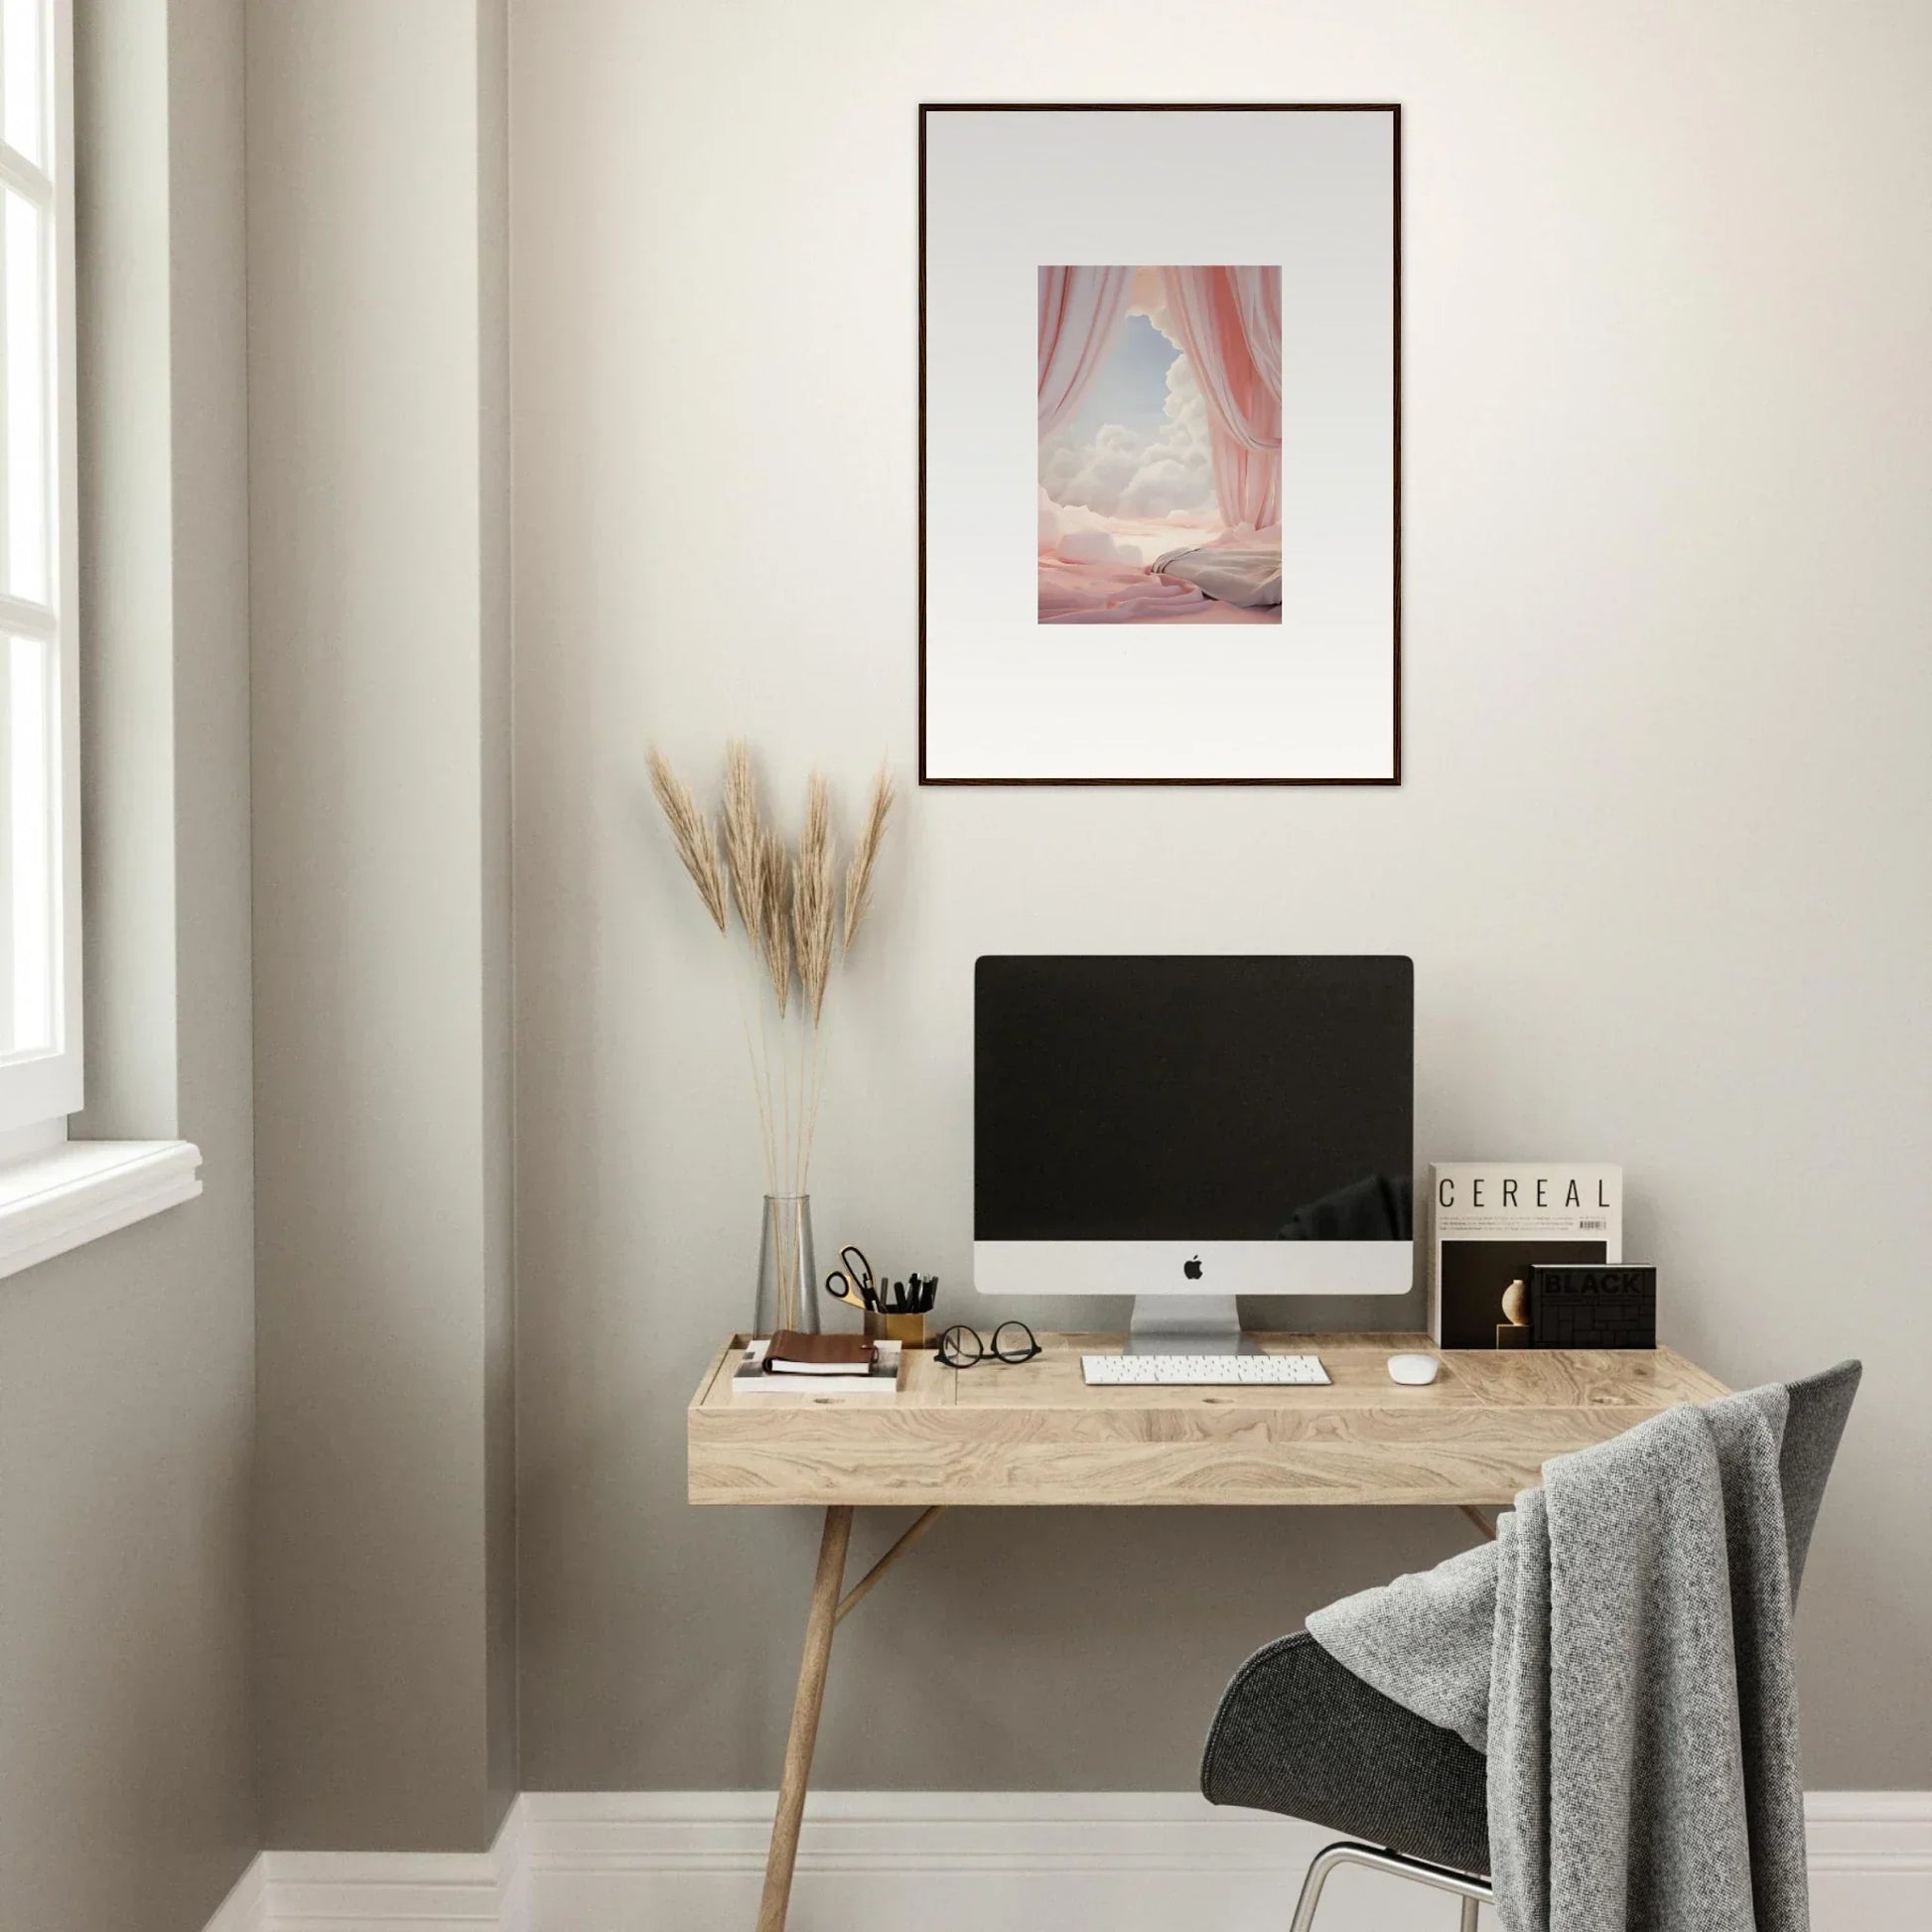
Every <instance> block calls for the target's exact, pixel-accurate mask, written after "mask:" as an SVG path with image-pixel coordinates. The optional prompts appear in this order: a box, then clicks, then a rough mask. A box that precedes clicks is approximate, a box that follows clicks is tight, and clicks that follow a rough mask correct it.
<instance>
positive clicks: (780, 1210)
mask: <svg viewBox="0 0 1932 1932" xmlns="http://www.w3.org/2000/svg"><path fill="white" fill-rule="evenodd" d="M780 1328H796V1329H798V1330H800V1331H801V1332H803V1333H805V1334H808V1335H815V1334H817V1333H818V1328H819V1321H818V1270H817V1266H816V1263H815V1262H814V1260H813V1257H812V1197H811V1195H809V1194H766V1195H765V1197H764V1235H763V1238H762V1240H761V1241H760V1242H759V1297H758V1305H757V1307H756V1308H755V1309H754V1311H753V1326H752V1332H753V1334H754V1335H772V1334H776V1333H777V1331H778V1330H779V1329H780Z"/></svg>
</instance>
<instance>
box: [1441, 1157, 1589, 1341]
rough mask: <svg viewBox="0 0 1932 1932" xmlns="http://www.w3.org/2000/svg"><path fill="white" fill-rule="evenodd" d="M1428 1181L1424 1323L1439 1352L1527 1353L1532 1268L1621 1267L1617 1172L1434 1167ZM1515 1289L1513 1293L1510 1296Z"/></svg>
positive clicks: (1554, 1166)
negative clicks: (1517, 1289)
mask: <svg viewBox="0 0 1932 1932" xmlns="http://www.w3.org/2000/svg"><path fill="white" fill-rule="evenodd" d="M1429 1179H1430V1188H1429V1197H1430V1257H1429V1263H1430V1265H1429V1320H1430V1333H1431V1335H1432V1336H1433V1337H1434V1338H1435V1342H1436V1346H1437V1347H1438V1348H1527V1347H1528V1346H1529V1345H1530V1330H1529V1327H1528V1322H1529V1295H1528V1289H1529V1276H1530V1266H1531V1264H1532V1263H1534V1262H1539V1261H1577V1262H1592V1261H1621V1260H1622V1259H1623V1170H1622V1169H1621V1168H1616V1167H1605V1166H1602V1165H1600V1164H1592V1163H1587V1162H1574V1161H1441V1162H1438V1163H1436V1164H1435V1165H1434V1166H1433V1167H1432V1168H1431V1169H1430V1171H1429ZM1515 1283H1521V1284H1522V1285H1523V1288H1522V1293H1521V1294H1520V1295H1511V1294H1510V1292H1509V1291H1510V1289H1511V1286H1512V1284H1515ZM1506 1298H1507V1300H1508V1303H1509V1307H1508V1308H1507V1309H1505V1307H1504V1302H1505V1299H1506Z"/></svg>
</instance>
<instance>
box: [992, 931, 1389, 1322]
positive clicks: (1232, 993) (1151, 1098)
mask: <svg viewBox="0 0 1932 1932" xmlns="http://www.w3.org/2000/svg"><path fill="white" fill-rule="evenodd" d="M973 1008H974V1047H973V1060H974V1087H973V1276H974V1285H975V1287H976V1288H978V1290H979V1291H980V1292H981V1293H982V1294H988V1295H1131V1296H1133V1297H1134V1298H1135V1299H1134V1317H1133V1327H1132V1331H1131V1335H1130V1340H1129V1347H1130V1349H1138V1348H1147V1349H1150V1350H1160V1351H1169V1350H1179V1349H1184V1350H1187V1351H1189V1352H1192V1353H1213V1352H1226V1351H1229V1350H1234V1349H1238V1348H1239V1346H1240V1342H1241V1336H1240V1321H1239V1318H1238V1316H1237V1314H1236V1312H1235V1302H1234V1298H1235V1297H1236V1296H1237V1295H1400V1294H1403V1293H1405V1292H1406V1291H1407V1290H1408V1288H1409V1286H1410V1283H1411V1280H1412V1278H1413V1272H1414V1262H1413V1234H1412V1196H1413V1172H1414V1169H1413V1163H1414V1134H1413V1126H1414V1119H1413V1117H1414V1104H1415V1095H1414V1083H1415V1082H1414V1063H1415V974H1414V967H1413V966H1412V964H1411V962H1410V961H1409V960H1407V959H1403V958H1393V957H1342V956H1334V957H1330V956H1325V955H1312V956H1307V957H1292V956H1290V957H1222V956H1215V955H1195V956H1178V957H1162V958H1140V957H1122V956H1085V957H1080V956H1058V957H1020V956H989V957H986V958H982V959H981V960H980V961H979V963H978V968H977V973H976V977H975V983H974V994H973Z"/></svg>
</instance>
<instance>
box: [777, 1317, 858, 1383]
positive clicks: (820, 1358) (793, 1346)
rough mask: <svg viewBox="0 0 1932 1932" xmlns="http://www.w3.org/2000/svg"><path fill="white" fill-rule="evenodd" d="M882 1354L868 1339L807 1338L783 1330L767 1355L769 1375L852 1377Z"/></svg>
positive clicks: (786, 1329)
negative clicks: (855, 1372)
mask: <svg viewBox="0 0 1932 1932" xmlns="http://www.w3.org/2000/svg"><path fill="white" fill-rule="evenodd" d="M878 1354H879V1351H878V1349H877V1348H875V1347H874V1345H873V1344H872V1342H871V1341H870V1340H868V1339H867V1337H866V1336H864V1335H807V1334H801V1333H800V1332H799V1331H798V1330H797V1329H796V1328H780V1329H779V1330H778V1332H777V1333H776V1334H775V1335H773V1336H772V1337H771V1346H770V1347H769V1348H767V1349H766V1350H765V1351H764V1372H765V1373H766V1374H767V1375H850V1374H852V1373H853V1372H854V1371H855V1370H857V1371H860V1372H863V1371H864V1370H866V1369H869V1368H870V1367H871V1366H872V1365H873V1363H874V1361H876V1360H877V1359H878Z"/></svg>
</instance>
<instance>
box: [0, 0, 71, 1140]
mask: <svg viewBox="0 0 1932 1932" xmlns="http://www.w3.org/2000/svg"><path fill="white" fill-rule="evenodd" d="M70 35H71V30H70V22H69V4H68V0H0V1135H5V1136H7V1137H8V1139H9V1141H12V1142H14V1143H15V1144H16V1145H17V1144H18V1142H19V1137H20V1136H21V1135H22V1134H23V1133H25V1134H27V1135H29V1136H33V1135H34V1134H35V1131H36V1130H37V1129H38V1130H40V1138H43V1139H48V1140H53V1139H58V1138H60V1137H61V1136H62V1135H63V1134H64V1133H65V1131H66V1130H65V1120H66V1116H67V1115H68V1114H69V1113H71V1112H73V1111H74V1110H75V1109H77V1108H78V1107H79V1105H80V1098H81V1066H80V918H79V913H80V837H79V804H78V799H79V786H78V771H77V768H76V749H77V737H78V723H77V712H76V704H75V695H76V684H77V681H78V680H77V676H76V667H75V637H74V605H75V576H76V567H75V544H74V510H73V485H74V480H73V450H74V428H73V424H74V398H73V193H72V179H71V177H72V166H71V157H72V117H71V113H70V111H69V107H70V78H69V63H70Z"/></svg>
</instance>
